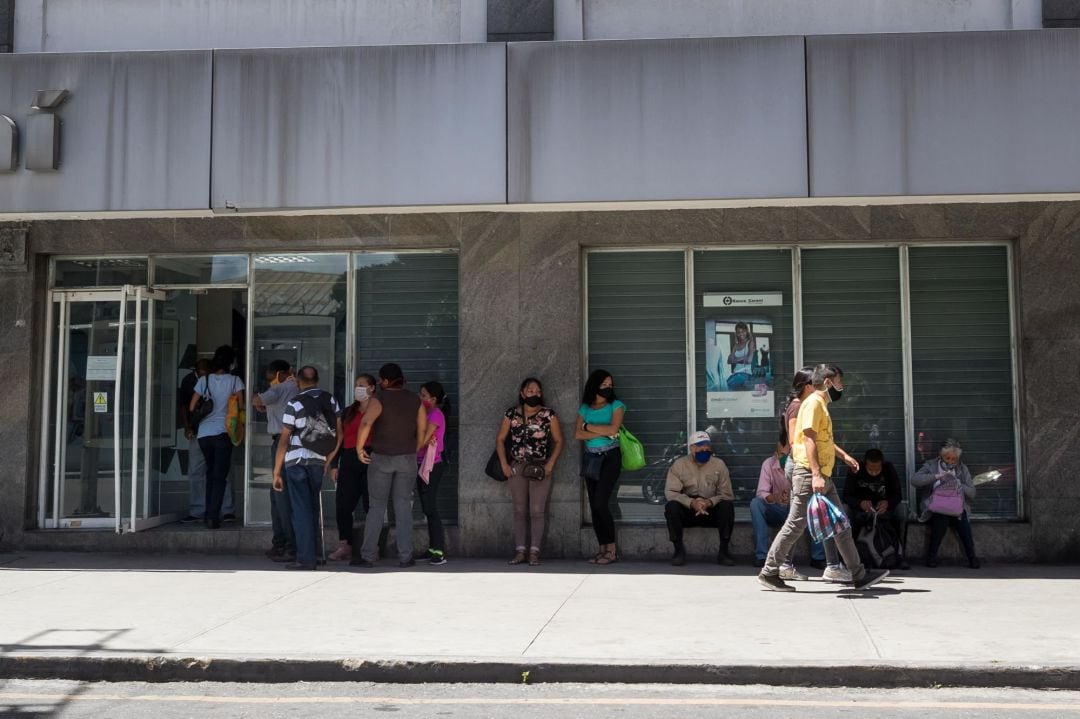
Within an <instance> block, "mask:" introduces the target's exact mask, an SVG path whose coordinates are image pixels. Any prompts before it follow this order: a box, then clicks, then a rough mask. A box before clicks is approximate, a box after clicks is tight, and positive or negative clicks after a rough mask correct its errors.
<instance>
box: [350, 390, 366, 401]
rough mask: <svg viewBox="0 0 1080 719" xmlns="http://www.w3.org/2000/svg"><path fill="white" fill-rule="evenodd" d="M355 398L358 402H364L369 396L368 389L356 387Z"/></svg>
mask: <svg viewBox="0 0 1080 719" xmlns="http://www.w3.org/2000/svg"><path fill="white" fill-rule="evenodd" d="M353 396H354V397H356V401H357V402H363V401H364V400H366V399H367V398H368V396H369V394H368V388H367V387H356V388H355V389H353Z"/></svg>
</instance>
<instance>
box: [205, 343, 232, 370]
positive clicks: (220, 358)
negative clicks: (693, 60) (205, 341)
mask: <svg viewBox="0 0 1080 719" xmlns="http://www.w3.org/2000/svg"><path fill="white" fill-rule="evenodd" d="M235 359H236V351H235V350H234V349H233V348H232V347H230V346H229V345H221V346H220V347H218V348H217V349H216V350H214V358H213V359H212V360H210V368H211V369H213V370H214V371H215V372H228V371H229V370H231V369H232V366H233V361H234V360H235Z"/></svg>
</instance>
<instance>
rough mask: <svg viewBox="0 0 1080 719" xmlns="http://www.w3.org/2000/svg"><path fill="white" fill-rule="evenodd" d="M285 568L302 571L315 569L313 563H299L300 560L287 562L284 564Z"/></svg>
mask: <svg viewBox="0 0 1080 719" xmlns="http://www.w3.org/2000/svg"><path fill="white" fill-rule="evenodd" d="M285 568H286V569H299V570H303V571H307V572H314V571H315V565H314V564H301V563H300V562H289V563H288V564H286V565H285Z"/></svg>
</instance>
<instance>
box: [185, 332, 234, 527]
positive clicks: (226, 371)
mask: <svg viewBox="0 0 1080 719" xmlns="http://www.w3.org/2000/svg"><path fill="white" fill-rule="evenodd" d="M235 359H236V352H234V351H233V348H232V347H229V346H228V345H222V346H221V347H218V348H217V350H215V351H214V358H213V359H212V360H210V367H211V369H212V370H213V371H212V373H211V374H209V375H207V376H206V377H202V378H200V379H199V381H198V382H196V383H195V391H194V393H193V394H192V397H191V402H190V403H189V404H188V412H195V410H196V408H197V407H198V405H199V401H200V400H202V399H203V398H204V397H205V398H206V399H207V400H208V401H210V402H212V403H213V409H212V410H211V411H210V413H209V414H208V415H207V416H206V417H205V418H204V419H203V420H202V421H201V422H199V430H198V438H199V448H200V449H201V450H202V453H203V457H205V458H206V515H205V519H206V526H207V527H209V528H210V529H218V528H219V527H221V520H222V515H221V511H222V501H223V500H224V498H225V492H226V489H227V488H228V485H227V483H228V478H229V470H230V469H232V449H233V444H232V441H231V440H230V439H229V435H228V433H227V432H226V431H225V414H226V412H227V411H228V409H229V398H230V397H231V396H233V395H236V394H241V393H242V392H243V391H244V383H243V382H242V381H241V380H240V378H239V377H237V376H236V375H233V374H230V372H231V370H232V366H233V362H234V361H235ZM233 518H234V519H235V517H233Z"/></svg>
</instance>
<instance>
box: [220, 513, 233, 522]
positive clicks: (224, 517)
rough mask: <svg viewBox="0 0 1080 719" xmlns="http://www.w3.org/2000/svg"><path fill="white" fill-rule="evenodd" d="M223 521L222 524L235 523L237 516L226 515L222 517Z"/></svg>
mask: <svg viewBox="0 0 1080 719" xmlns="http://www.w3.org/2000/svg"><path fill="white" fill-rule="evenodd" d="M221 521H222V522H235V521H236V515H235V514H224V515H222V517H221Z"/></svg>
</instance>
